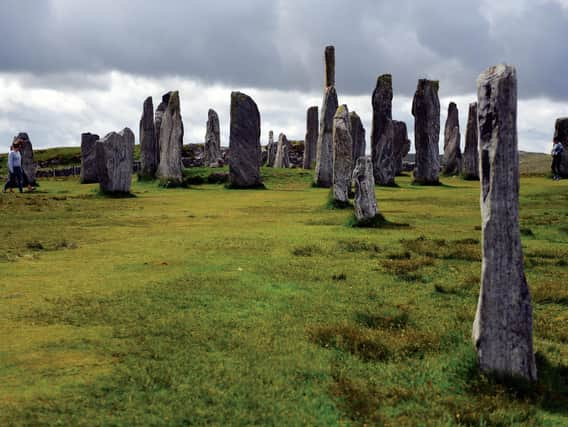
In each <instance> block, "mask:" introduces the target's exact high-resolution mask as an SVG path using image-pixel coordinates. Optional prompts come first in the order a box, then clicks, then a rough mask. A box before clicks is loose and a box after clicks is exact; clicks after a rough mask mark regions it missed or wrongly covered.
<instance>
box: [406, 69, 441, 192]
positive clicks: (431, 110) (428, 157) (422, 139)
mask: <svg viewBox="0 0 568 427" xmlns="http://www.w3.org/2000/svg"><path fill="white" fill-rule="evenodd" d="M412 115H413V116H414V146H415V150H416V165H415V167H414V182H415V183H416V184H422V185H438V184H439V176H440V158H439V148H438V142H439V139H440V100H439V99H438V82H437V81H434V80H426V79H421V80H418V86H417V88H416V93H415V94H414V100H413V101H412Z"/></svg>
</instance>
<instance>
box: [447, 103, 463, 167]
mask: <svg viewBox="0 0 568 427" xmlns="http://www.w3.org/2000/svg"><path fill="white" fill-rule="evenodd" d="M460 139H461V135H460V118H459V113H458V106H457V105H456V104H455V103H454V102H450V105H449V106H448V117H447V119H446V126H445V128H444V169H443V171H444V174H445V175H459V174H460V173H461V166H462V154H461V149H460Z"/></svg>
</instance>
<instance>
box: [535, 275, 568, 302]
mask: <svg viewBox="0 0 568 427" xmlns="http://www.w3.org/2000/svg"><path fill="white" fill-rule="evenodd" d="M531 292H532V299H533V301H535V302H537V303H541V304H562V305H568V286H566V283H565V282H564V281H563V280H561V279H560V278H557V277H556V278H553V279H550V278H549V279H541V280H538V281H536V282H531Z"/></svg>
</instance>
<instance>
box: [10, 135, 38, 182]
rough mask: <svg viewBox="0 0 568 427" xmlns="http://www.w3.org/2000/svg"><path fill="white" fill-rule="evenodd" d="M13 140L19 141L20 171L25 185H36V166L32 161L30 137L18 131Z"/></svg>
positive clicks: (32, 153)
mask: <svg viewBox="0 0 568 427" xmlns="http://www.w3.org/2000/svg"><path fill="white" fill-rule="evenodd" d="M14 139H15V140H19V141H20V154H21V156H22V172H23V173H24V184H25V185H37V182H36V168H37V165H36V164H35V163H34V150H33V147H32V142H31V141H30V137H29V136H28V134H27V133H25V132H20V133H19V134H18V135H17V136H16V138H14Z"/></svg>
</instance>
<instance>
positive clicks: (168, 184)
mask: <svg viewBox="0 0 568 427" xmlns="http://www.w3.org/2000/svg"><path fill="white" fill-rule="evenodd" d="M159 185H160V187H162V188H187V186H188V184H187V182H186V181H185V179H182V180H181V181H177V180H176V181H172V180H165V179H160V184H159Z"/></svg>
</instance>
